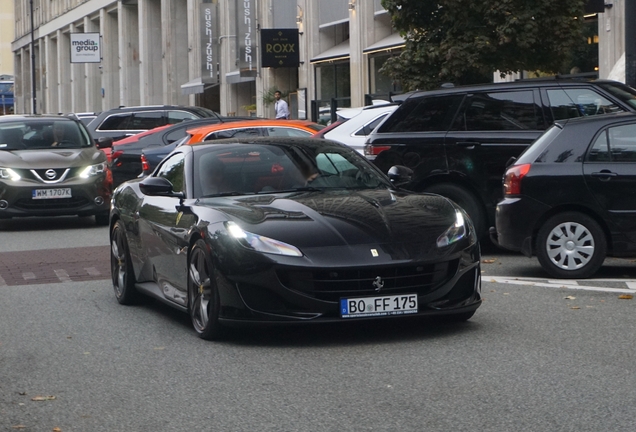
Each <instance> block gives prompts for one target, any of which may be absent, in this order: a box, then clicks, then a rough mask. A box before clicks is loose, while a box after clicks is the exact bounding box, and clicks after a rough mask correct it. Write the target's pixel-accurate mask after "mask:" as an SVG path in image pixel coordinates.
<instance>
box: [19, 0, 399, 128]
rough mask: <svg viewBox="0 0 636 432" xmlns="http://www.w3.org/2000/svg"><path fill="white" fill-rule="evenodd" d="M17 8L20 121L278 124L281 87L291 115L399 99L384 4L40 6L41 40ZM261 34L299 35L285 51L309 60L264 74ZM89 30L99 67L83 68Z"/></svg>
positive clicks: (273, 0) (225, 1) (110, 2)
mask: <svg viewBox="0 0 636 432" xmlns="http://www.w3.org/2000/svg"><path fill="white" fill-rule="evenodd" d="M14 4H15V26H16V28H15V36H16V37H15V40H14V42H13V44H12V50H13V53H14V60H15V76H16V112H23V113H29V112H32V111H33V107H34V105H35V110H36V112H38V113H68V112H85V111H102V110H106V109H110V108H114V107H118V106H122V105H123V106H133V105H149V104H182V105H201V106H206V107H208V108H211V109H214V110H216V111H218V112H220V113H222V114H235V115H248V114H251V113H253V112H254V111H255V112H256V115H258V116H261V117H272V116H273V104H272V103H271V99H272V93H273V91H274V89H277V90H281V91H282V92H283V94H285V95H287V98H288V100H289V101H290V106H291V110H292V117H294V118H311V114H312V112H313V113H314V116H319V115H321V113H323V114H324V112H325V111H326V112H328V111H329V108H330V106H331V105H332V104H337V105H338V106H361V105H363V104H364V103H365V99H368V98H369V95H371V94H378V95H385V97H388V94H389V93H390V92H392V91H395V90H396V89H395V88H394V86H393V83H392V82H391V81H390V80H388V79H387V78H386V77H385V76H383V75H381V74H379V73H378V69H379V68H380V67H381V65H382V63H383V62H384V60H386V58H387V57H388V56H389V55H392V54H394V53H396V52H399V50H400V49H401V47H402V46H403V40H402V39H401V38H400V37H399V35H397V34H395V33H394V31H393V30H392V27H391V20H390V17H389V15H388V13H387V12H386V11H385V10H384V9H383V8H382V6H381V2H380V0H33V18H34V20H33V22H34V27H33V36H34V38H33V41H32V39H31V30H32V29H31V7H30V2H25V1H21V0H15V3H14ZM262 29H285V30H292V31H293V32H297V44H296V43H294V44H293V47H291V46H290V45H291V44H289V43H287V44H286V46H284V47H283V48H282V49H283V50H287V51H290V50H294V51H296V50H297V51H298V53H297V54H298V60H299V61H297V62H296V64H295V65H293V66H284V67H262V66H261V50H262V49H263V48H264V46H265V45H263V44H262V43H261V40H260V39H261V31H260V30H262ZM87 33H88V34H97V35H98V39H97V40H98V41H99V42H98V45H99V48H100V49H101V59H100V61H99V62H78V61H77V58H76V57H77V56H76V54H77V53H76V51H75V50H76V49H77V48H78V46H79V45H81V44H84V43H85V42H84V40H83V39H87V37H88V35H86V36H87V37H83V36H84V34H87ZM86 43H87V42H86ZM78 44H79V45H78ZM274 45H275V44H274ZM274 49H276V47H275V48H274ZM279 49H280V47H279ZM31 50H33V52H34V54H35V64H33V65H32V64H31ZM80 61H82V60H81V59H80ZM32 74H33V75H34V76H35V95H33V94H32V91H31V87H32V85H31V81H32V76H33V75H32ZM34 96H35V97H34ZM34 101H35V103H34Z"/></svg>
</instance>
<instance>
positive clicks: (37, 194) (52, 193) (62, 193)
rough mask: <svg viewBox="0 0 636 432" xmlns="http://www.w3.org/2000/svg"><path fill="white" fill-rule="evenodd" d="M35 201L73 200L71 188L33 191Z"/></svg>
mask: <svg viewBox="0 0 636 432" xmlns="http://www.w3.org/2000/svg"><path fill="white" fill-rule="evenodd" d="M31 197H32V198H33V199H52V198H72V195H71V188H57V189H33V193H32V195H31Z"/></svg>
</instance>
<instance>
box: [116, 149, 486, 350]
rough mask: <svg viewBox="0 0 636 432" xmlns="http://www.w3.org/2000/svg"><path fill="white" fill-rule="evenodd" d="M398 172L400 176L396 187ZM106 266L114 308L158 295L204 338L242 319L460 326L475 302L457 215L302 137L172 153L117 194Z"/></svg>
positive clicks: (472, 244) (473, 261) (470, 252)
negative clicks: (436, 321)
mask: <svg viewBox="0 0 636 432" xmlns="http://www.w3.org/2000/svg"><path fill="white" fill-rule="evenodd" d="M407 176H408V170H407V171H405V170H401V169H400V168H396V172H395V175H394V180H395V181H397V182H399V181H404V180H405V179H406V177H407ZM111 270H112V275H113V285H114V288H115V295H116V297H117V299H118V301H119V302H120V303H130V302H133V301H134V300H135V297H136V296H137V294H138V293H144V294H147V295H151V296H153V297H156V298H158V299H159V300H161V301H163V302H165V303H167V304H169V305H171V306H173V307H175V308H177V309H179V310H182V311H184V312H189V313H190V317H191V320H192V324H193V326H194V328H195V330H196V331H197V332H198V333H199V335H200V336H201V337H203V338H207V339H212V338H216V337H218V336H219V334H220V332H221V330H222V328H223V325H231V324H239V323H252V324H266V323H270V324H271V323H279V324H280V323H288V324H294V323H296V324H298V323H310V322H325V321H336V322H338V321H339V322H343V321H352V320H366V319H391V318H399V317H408V316H422V315H427V316H431V315H445V316H447V317H449V318H452V319H455V320H462V321H463V320H467V319H469V318H470V317H471V316H472V315H473V314H474V313H475V310H476V309H477V308H478V307H479V305H480V304H481V271H480V252H479V243H478V242H477V239H476V236H475V233H474V230H473V227H472V224H471V223H470V220H469V218H468V217H467V215H466V214H465V212H464V211H463V210H461V209H459V208H458V207H457V206H456V205H455V204H453V203H452V202H451V201H450V200H448V199H446V198H443V197H441V196H439V195H433V194H415V193H413V192H408V191H403V190H400V189H399V188H397V187H395V186H393V185H392V183H391V182H390V181H389V179H388V178H387V177H385V176H384V175H383V174H381V173H380V172H379V171H377V169H376V168H375V167H373V166H372V165H371V164H370V163H369V162H368V161H366V160H365V159H364V158H363V157H362V156H360V155H359V154H358V153H356V152H355V151H354V150H352V149H350V148H348V147H346V146H344V145H340V144H337V143H335V142H330V141H326V140H316V139H311V138H275V137H272V138H250V137H245V138H237V139H224V140H218V141H213V142H209V143H201V144H194V145H187V146H181V147H179V148H177V149H176V150H175V151H174V152H172V153H171V154H170V155H168V156H167V157H166V159H164V160H163V162H162V163H161V164H160V165H159V166H158V167H157V169H156V170H155V171H154V172H153V174H152V175H151V176H149V177H146V178H144V179H140V180H132V181H129V182H126V183H124V184H123V185H122V186H120V187H119V188H117V189H116V190H115V193H114V196H113V206H112V210H111Z"/></svg>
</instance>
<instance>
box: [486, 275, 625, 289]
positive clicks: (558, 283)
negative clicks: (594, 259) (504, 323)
mask: <svg viewBox="0 0 636 432" xmlns="http://www.w3.org/2000/svg"><path fill="white" fill-rule="evenodd" d="M482 280H483V281H485V282H494V283H503V284H511V285H525V286H537V287H545V288H565V289H571V290H582V291H599V292H612V293H622V294H635V293H636V281H634V280H633V279H630V280H624V279H585V280H584V282H585V283H597V282H613V283H617V284H621V283H622V284H624V285H625V288H614V287H602V286H593V285H580V284H579V283H577V284H576V285H574V284H572V283H571V282H572V281H571V280H570V279H566V280H546V279H540V278H513V277H506V276H483V275H482ZM578 282H582V281H578Z"/></svg>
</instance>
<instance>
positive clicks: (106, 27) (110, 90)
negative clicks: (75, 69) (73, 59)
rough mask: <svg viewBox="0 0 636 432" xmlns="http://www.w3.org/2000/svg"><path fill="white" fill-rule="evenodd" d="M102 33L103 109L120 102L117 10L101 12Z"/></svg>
mask: <svg viewBox="0 0 636 432" xmlns="http://www.w3.org/2000/svg"><path fill="white" fill-rule="evenodd" d="M99 25H100V33H101V34H102V57H103V60H102V69H101V78H102V87H101V95H102V96H101V110H102V111H106V110H109V109H112V108H116V107H118V106H119V105H120V104H119V31H118V29H117V28H118V21H117V11H116V10H115V11H113V12H108V11H107V10H106V9H101V10H100V12H99Z"/></svg>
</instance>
